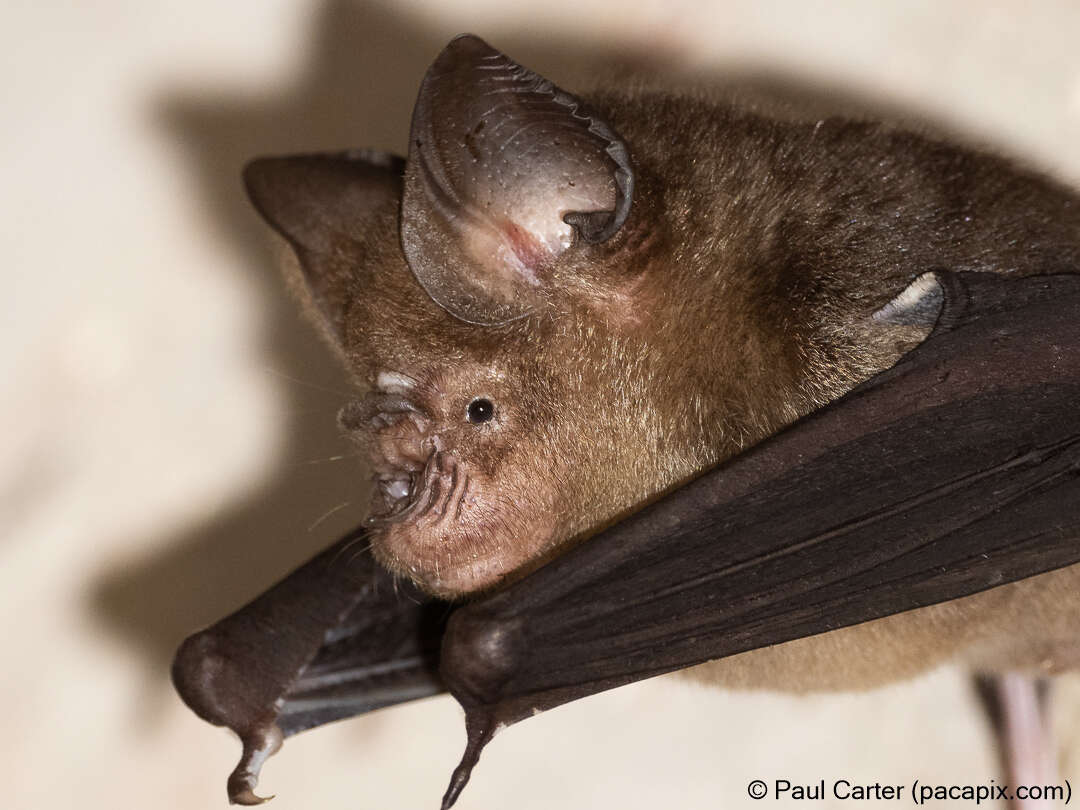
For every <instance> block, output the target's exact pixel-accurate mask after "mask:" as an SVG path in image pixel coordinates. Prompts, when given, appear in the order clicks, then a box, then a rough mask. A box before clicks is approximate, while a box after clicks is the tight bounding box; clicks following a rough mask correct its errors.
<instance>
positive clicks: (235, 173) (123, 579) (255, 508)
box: [90, 0, 621, 687]
mask: <svg viewBox="0 0 1080 810" xmlns="http://www.w3.org/2000/svg"><path fill="white" fill-rule="evenodd" d="M456 33H460V32H459V31H445V32H440V31H434V30H431V29H430V28H425V27H424V26H422V25H420V24H417V23H415V22H412V21H410V20H408V19H406V18H404V17H401V16H399V15H398V13H397V12H395V11H392V10H390V9H389V8H386V7H383V6H381V5H378V4H363V3H352V2H345V1H344V0H331V2H328V3H327V4H326V5H325V7H324V8H323V10H322V12H321V14H320V16H319V20H318V24H317V25H316V27H315V30H314V32H313V40H312V42H311V45H310V51H309V53H310V55H309V57H308V59H309V61H308V66H307V67H306V68H305V69H304V71H303V72H302V74H301V75H299V76H298V77H296V79H295V82H294V83H293V85H292V86H291V87H290V88H289V89H287V90H285V91H283V92H281V93H280V94H279V95H268V96H264V97H256V98H252V97H250V96H249V97H244V98H229V97H213V96H209V95H208V96H200V97H198V98H196V99H193V98H192V97H190V96H185V97H179V98H177V97H166V98H163V99H162V100H161V103H160V105H159V107H158V109H157V111H156V112H157V113H158V117H159V124H160V125H161V127H162V129H163V130H164V132H165V137H166V138H168V139H169V140H171V141H173V142H176V143H179V144H181V146H182V147H183V149H184V150H185V152H186V156H187V159H188V161H189V165H190V170H191V172H192V173H193V174H194V176H195V178H196V180H197V186H196V187H197V188H198V189H199V192H200V194H201V196H202V202H203V204H202V206H201V207H202V209H203V210H204V211H205V212H206V216H207V222H206V227H207V228H209V229H213V230H220V232H221V234H222V235H223V236H224V237H225V238H226V239H227V240H230V241H231V242H232V244H234V245H235V247H236V248H237V249H238V253H239V256H240V258H241V261H242V262H243V266H244V267H246V268H247V270H248V272H249V273H250V274H251V277H252V279H253V281H254V284H253V288H254V289H256V290H257V291H258V295H259V298H260V301H262V302H263V303H264V306H265V307H266V308H267V318H266V322H267V323H268V324H270V328H269V329H268V331H267V334H266V335H265V336H264V340H265V346H264V349H263V362H264V364H265V365H266V366H267V367H269V368H270V369H273V370H274V371H276V372H277V373H279V374H280V375H281V376H282V378H283V380H282V386H283V388H284V389H285V390H284V391H283V394H282V395H283V396H284V397H286V398H287V401H286V402H285V405H284V408H283V410H285V411H286V412H287V413H288V414H289V415H290V416H289V425H288V427H287V430H288V437H287V441H286V446H285V449H284V452H283V453H282V456H281V458H280V461H279V463H278V465H277V468H276V469H275V470H273V471H271V473H270V475H269V476H268V480H267V481H266V482H265V484H263V485H262V486H261V487H260V488H258V490H257V491H255V492H254V493H253V494H251V495H250V496H248V497H247V498H246V499H244V500H243V501H240V502H238V503H236V504H235V505H234V506H233V507H232V508H231V509H230V510H229V511H227V512H225V513H223V514H222V515H221V516H220V517H217V518H215V519H214V520H212V521H211V522H209V523H207V524H204V525H200V526H197V527H195V528H194V529H192V530H190V531H187V532H185V533H184V534H182V535H181V536H178V537H176V538H175V540H174V541H173V542H171V543H169V544H168V545H167V548H166V549H165V550H164V551H163V552H161V553H159V554H157V555H156V556H154V557H153V558H151V559H149V560H146V559H141V560H139V561H137V562H134V563H130V564H128V565H125V566H123V567H118V568H116V569H114V570H112V571H110V572H107V573H106V574H105V575H104V576H103V577H102V578H101V579H100V580H99V581H98V582H96V583H95V585H94V587H93V588H92V591H91V594H90V601H91V609H92V611H93V612H94V613H95V615H97V616H99V617H101V618H103V619H104V620H105V623H106V624H107V626H108V627H109V628H111V629H112V630H113V631H115V632H116V633H118V634H119V635H121V637H123V638H124V639H126V640H127V641H129V642H130V643H132V644H133V645H134V646H135V647H136V648H137V649H138V650H139V651H140V652H141V653H142V654H144V655H145V657H146V659H147V664H148V665H149V667H150V668H151V672H150V677H151V678H152V679H154V681H155V682H160V683H161V685H162V686H163V687H164V686H165V685H166V684H167V683H168V681H167V676H166V672H167V669H168V666H169V663H170V661H171V659H172V655H173V652H174V651H175V649H176V647H177V645H178V644H179V642H180V641H181V640H182V639H183V638H184V637H185V636H186V635H188V634H189V633H190V632H192V631H193V630H194V629H196V628H199V627H201V626H204V625H206V624H209V623H211V622H213V621H215V620H217V619H218V618H221V617H222V616H223V615H225V614H226V613H228V612H229V611H231V610H233V609H235V608H237V607H239V606H240V605H241V604H243V603H245V602H246V601H248V600H249V599H250V598H251V597H253V596H254V595H256V594H257V593H259V592H260V591H262V590H264V589H265V588H266V587H267V586H269V585H270V584H272V583H273V582H274V581H276V580H278V579H280V578H281V577H282V576H283V575H284V574H285V573H287V572H288V571H289V570H291V569H292V568H293V567H295V566H296V565H297V564H299V563H300V562H302V561H303V560H306V559H307V558H309V557H311V556H313V555H314V554H315V553H316V552H317V551H319V550H321V548H323V547H325V546H327V545H329V544H330V543H331V542H333V541H334V540H336V539H337V538H338V537H340V536H342V535H344V534H345V533H347V532H348V531H349V530H350V529H352V528H355V526H356V525H357V524H358V523H359V522H360V520H361V519H362V518H363V510H364V507H365V506H366V481H365V479H366V474H365V471H364V469H363V466H362V463H361V462H360V460H359V459H357V458H355V457H354V455H353V454H352V448H351V446H350V445H349V444H348V442H347V441H345V440H344V439H343V438H342V437H341V436H340V435H339V432H338V429H337V422H336V414H337V411H338V409H339V408H340V407H341V406H342V405H343V404H344V402H345V401H346V400H347V399H348V398H349V396H350V394H349V388H350V384H349V382H348V381H347V379H346V375H345V372H344V370H343V368H342V367H341V366H340V364H339V362H338V361H337V359H336V358H335V357H334V356H333V354H332V353H331V352H330V350H329V349H328V348H327V347H326V346H325V345H324V344H323V343H322V342H321V339H320V338H319V337H318V335H317V334H316V332H315V330H314V329H313V328H312V327H311V326H310V325H309V324H307V323H306V322H305V321H304V320H303V319H302V318H301V317H300V308H299V307H298V306H297V304H296V302H295V301H293V300H292V299H291V298H290V296H289V295H288V294H287V291H286V289H285V285H284V284H283V283H282V280H281V278H280V274H279V273H278V272H277V268H276V267H275V264H276V262H275V260H274V258H273V256H272V252H273V251H272V250H271V249H270V240H269V237H268V233H269V231H268V229H267V228H266V226H265V225H263V223H262V222H261V221H260V220H259V219H258V217H257V215H256V214H255V213H254V211H253V209H252V208H251V206H250V205H249V204H248V202H247V199H246V198H245V196H244V193H243V190H242V187H241V182H240V171H241V169H242V167H243V165H244V164H245V163H246V162H247V161H248V160H250V159H251V158H253V157H255V156H257V155H267V154H283V153H290V152H314V151H319V150H339V149H343V148H349V147H356V146H370V147H375V148H382V149H389V150H391V151H396V152H399V153H400V152H403V151H404V149H405V146H406V143H407V140H408V128H409V119H410V116H411V113H412V105H413V101H414V100H415V96H416V91H417V88H418V86H419V84H420V80H421V78H422V76H423V74H424V71H425V70H426V69H427V67H428V65H429V64H430V63H431V61H432V60H433V59H434V58H435V56H436V55H437V54H438V52H439V51H440V50H441V48H442V47H443V46H444V45H445V44H446V42H447V41H448V40H449V39H450V37H451V36H453V35H454V34H456ZM481 33H482V32H481ZM507 40H511V41H507ZM512 40H513V38H508V37H507V38H504V37H500V38H499V44H500V45H501V46H502V47H503V48H505V49H506V50H507V51H510V52H513V53H514V54H515V55H516V56H518V58H520V59H521V60H522V61H524V62H526V63H527V64H530V65H534V66H536V67H537V68H538V69H540V70H542V71H545V72H547V73H549V74H550V75H551V76H552V77H554V78H556V80H557V81H560V80H565V81H568V82H569V81H573V79H572V77H573V76H575V75H577V76H582V75H584V76H587V75H591V73H593V72H595V71H593V70H590V68H599V67H600V66H604V67H605V68H606V69H610V65H611V64H612V62H613V61H615V62H617V61H619V60H620V59H621V57H620V56H619V55H618V54H614V53H613V52H612V51H610V50H608V51H602V50H599V49H597V48H596V47H588V46H585V45H581V44H577V45H575V44H568V43H565V42H560V43H559V44H558V45H550V46H549V45H547V44H544V43H540V42H521V41H512ZM290 380H292V381H295V382H291V381H290ZM343 455H344V456H345V458H343V459H336V458H335V457H340V456H343ZM339 505H341V506H339ZM335 507H338V508H336V509H335ZM328 510H332V514H329V515H327V514H326V513H327V512H328ZM320 516H324V517H323V518H322V519H320ZM316 521H318V525H317V526H316V527H314V528H312V529H311V530H310V531H309V527H310V526H311V524H312V523H314V522H316Z"/></svg>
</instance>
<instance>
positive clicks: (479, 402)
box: [466, 397, 495, 425]
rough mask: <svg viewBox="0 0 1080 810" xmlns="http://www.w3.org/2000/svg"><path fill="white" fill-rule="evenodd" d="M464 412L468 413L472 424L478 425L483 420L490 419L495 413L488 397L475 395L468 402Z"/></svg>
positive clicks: (487, 420)
mask: <svg viewBox="0 0 1080 810" xmlns="http://www.w3.org/2000/svg"><path fill="white" fill-rule="evenodd" d="M466 414H467V415H468V417H469V421H470V422H472V423H473V424H474V425H480V424H483V423H484V422H489V421H491V417H493V416H494V415H495V406H494V405H492V404H491V400H490V399H484V398H483V397H477V398H476V399H474V400H473V401H472V402H470V403H469V408H468V410H467V411H466Z"/></svg>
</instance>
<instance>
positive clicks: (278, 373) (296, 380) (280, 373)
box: [262, 365, 355, 399]
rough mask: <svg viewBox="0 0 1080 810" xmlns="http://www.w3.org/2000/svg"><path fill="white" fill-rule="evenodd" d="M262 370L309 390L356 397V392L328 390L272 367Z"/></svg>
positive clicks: (347, 397) (264, 367)
mask: <svg viewBox="0 0 1080 810" xmlns="http://www.w3.org/2000/svg"><path fill="white" fill-rule="evenodd" d="M262 369H263V371H268V372H270V373H271V374H274V375H275V376H278V377H281V378H282V379H283V380H288V381H289V382H293V383H296V384H297V385H303V386H306V387H307V388H313V389H315V390H316V391H323V392H324V393H327V394H337V395H338V396H341V397H345V398H346V399H349V398H351V397H353V396H355V393H354V392H349V391H342V390H340V389H336V388H327V387H326V386H322V385H317V384H316V383H313V382H308V381H307V380H301V379H299V378H297V377H293V376H291V375H289V374H286V373H285V372H284V371H279V370H278V369H276V368H273V367H272V366H266V365H264V366H262Z"/></svg>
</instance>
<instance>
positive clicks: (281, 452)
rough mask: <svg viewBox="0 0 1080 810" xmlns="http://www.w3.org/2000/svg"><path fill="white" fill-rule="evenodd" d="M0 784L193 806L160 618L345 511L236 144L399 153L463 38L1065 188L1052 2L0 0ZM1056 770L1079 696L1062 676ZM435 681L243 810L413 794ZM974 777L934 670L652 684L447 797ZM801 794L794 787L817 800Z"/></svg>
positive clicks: (219, 790)
mask: <svg viewBox="0 0 1080 810" xmlns="http://www.w3.org/2000/svg"><path fill="white" fill-rule="evenodd" d="M0 19H2V20H3V25H2V26H0V43H2V48H0V53H2V54H3V57H2V59H3V62H4V65H5V68H6V69H5V70H4V78H3V79H2V80H0V99H2V104H0V120H2V125H0V160H2V166H3V174H2V177H3V193H2V194H0V206H2V208H3V214H4V217H3V221H4V222H5V227H4V228H3V229H2V235H0V239H2V240H3V255H4V256H6V257H7V258H6V260H5V267H6V269H5V270H4V271H3V272H4V273H5V274H6V275H7V278H8V282H7V283H8V284H9V285H10V286H9V292H11V293H12V294H11V295H9V296H8V298H7V299H6V300H5V301H4V302H3V304H0V307H2V317H0V336H2V340H0V367H2V369H3V375H4V378H5V380H6V384H5V385H4V387H3V389H2V391H0V418H2V420H3V422H2V424H3V433H2V435H0V443H2V444H0V446H2V451H0V627H2V631H0V640H2V643H3V645H4V647H3V652H2V653H0V695H2V696H3V699H4V700H5V704H6V705H5V706H4V707H3V709H2V712H0V716H3V718H4V719H3V721H2V725H3V726H4V728H6V729H7V733H5V734H4V735H3V737H2V738H0V805H2V806H4V807H14V808H36V809H38V810H40V809H41V808H52V807H69V806H72V805H74V804H78V805H79V806H81V807H84V808H96V807H102V808H105V807H108V808H118V807H120V808H125V807H134V806H147V807H155V808H159V809H160V810H167V809H168V808H215V807H224V806H225V790H224V786H225V776H226V775H227V773H228V772H229V770H231V768H232V767H233V765H234V763H235V760H236V757H237V756H238V753H239V746H238V744H237V743H236V741H235V740H233V739H231V738H230V736H229V734H228V732H225V731H222V730H220V729H215V728H213V727H210V726H208V725H206V724H204V723H202V722H201V721H199V720H197V719H196V718H195V717H194V715H192V714H191V713H190V712H188V711H187V709H185V708H184V707H183V706H182V705H181V704H180V702H179V700H178V699H177V698H176V697H175V695H174V694H173V692H172V690H171V687H170V685H169V681H168V664H169V660H170V657H171V654H172V651H173V649H174V648H175V646H176V644H177V643H178V642H179V640H180V639H181V638H182V637H183V636H184V635H186V634H187V633H188V632H190V631H191V630H193V629H195V628H197V627H199V626H200V625H203V624H206V623H209V622H211V621H213V620H214V619H216V618H218V617H220V616H221V615H222V614H224V613H225V612H227V611H229V610H231V609H233V608H235V607H237V606H238V605H240V604H242V603H243V602H244V601H246V600H247V599H249V598H250V597H251V596H253V595H254V594H256V593H257V592H259V591H260V590H262V589H263V588H265V587H266V586H267V585H269V584H270V583H272V582H273V581H274V580H276V579H277V578H279V577H280V576H281V575H282V574H284V573H285V572H286V571H288V570H289V568H291V567H292V566H293V565H295V564H296V563H298V562H300V561H301V560H303V559H305V558H307V557H309V556H311V555H312V554H313V553H314V552H315V551H317V550H318V549H320V548H322V547H323V546H325V545H327V544H329V543H330V542H331V541H333V540H335V539H336V538H337V537H338V536H340V535H341V534H342V533H344V531H345V530H347V529H348V528H351V527H352V526H353V525H355V524H356V523H357V521H358V520H359V519H360V517H361V516H362V511H361V509H362V504H363V500H364V499H363V496H362V478H363V471H362V469H361V468H360V465H359V462H358V461H357V460H356V459H354V458H353V457H352V456H351V455H350V454H349V448H348V446H346V445H345V444H344V443H343V442H341V441H339V439H338V436H337V431H336V427H335V419H334V417H335V414H336V411H337V409H338V407H339V406H340V405H341V404H342V403H343V402H344V400H345V399H346V398H347V397H348V388H347V384H346V383H345V381H344V378H343V375H342V372H341V370H340V369H339V368H338V367H337V366H336V365H335V362H334V360H333V359H332V358H331V357H330V355H329V354H328V352H327V351H326V350H325V349H324V348H323V347H322V346H321V344H320V343H319V341H318V340H317V339H316V337H315V335H314V333H313V331H312V330H311V329H309V327H308V326H306V325H305V324H304V323H303V322H302V321H301V319H300V318H299V317H298V316H297V314H296V307H295V306H294V305H293V302H291V301H290V300H289V299H288V296H287V295H286V294H285V293H284V291H283V289H282V285H281V283H280V281H279V277H278V274H277V271H276V269H275V268H274V267H273V266H272V263H271V261H270V256H269V251H268V250H267V248H266V245H267V242H266V239H265V230H264V229H263V227H262V226H261V224H260V223H259V222H257V220H256V217H255V215H254V214H253V212H252V211H251V210H250V209H249V208H248V206H247V205H246V203H245V201H244V198H243V195H242V192H241V189H240V184H239V170H240V167H241V166H242V164H243V163H244V162H245V160H247V159H248V158H250V157H252V156H254V155H257V154H262V153H275V152H287V151H312V150H317V149H327V148H330V149H332V148H342V147H350V146H373V147H379V148H384V149H392V150H396V151H403V150H404V148H405V143H406V137H407V131H408V122H409V115H410V111H411V107H412V102H413V98H414V95H415V92H416V88H417V85H418V83H419V80H420V78H421V76H422V74H423V72H424V70H425V68H426V66H427V65H428V63H429V62H430V61H431V60H432V59H433V58H434V56H435V55H436V53H437V52H438V51H439V49H440V48H441V47H442V46H443V45H444V44H445V42H446V41H447V40H448V39H449V38H450V37H451V36H452V35H454V34H456V33H460V32H462V31H472V32H474V33H477V34H480V35H481V36H483V37H485V38H486V39H488V40H489V41H490V42H491V43H492V44H494V45H495V46H496V47H499V48H501V49H502V50H504V51H507V52H508V53H510V54H511V55H512V56H514V57H515V58H516V59H518V60H519V61H522V62H524V63H525V64H528V65H529V66H531V67H534V68H537V69H539V70H540V71H542V72H545V73H547V74H548V75H550V76H551V77H552V78H554V79H555V80H556V81H560V82H562V83H564V84H566V85H567V86H568V87H570V88H571V89H572V88H573V86H574V77H575V76H579V77H580V76H582V75H585V74H588V73H589V72H591V71H592V70H593V69H595V68H596V67H597V66H599V65H603V64H606V63H609V62H625V63H626V64H631V65H636V66H638V67H641V66H643V65H644V66H648V67H649V68H650V69H676V68H678V69H693V70H705V71H708V72H711V73H713V74H715V75H717V76H724V77H728V78H729V79H735V80H737V81H740V82H742V81H745V82H748V83H758V84H763V85H769V86H782V87H784V88H800V87H806V88H809V89H813V90H815V91H816V92H825V93H826V94H830V93H832V92H833V91H837V92H839V93H840V94H841V95H845V96H848V95H850V96H853V97H857V98H861V99H863V100H866V101H869V102H870V103H872V104H875V105H879V106H882V107H888V108H890V109H893V108H896V109H905V110H910V111H912V112H913V113H917V114H919V115H923V116H928V117H930V118H933V119H936V120H939V121H941V122H943V123H944V124H946V125H947V126H949V127H951V128H953V129H956V130H959V131H962V132H965V133H968V134H969V135H970V136H972V137H974V138H976V139H978V140H981V141H984V142H988V143H991V144H994V145H996V146H998V147H1000V148H1002V149H1004V150H1006V151H1009V152H1012V153H1014V154H1017V155H1020V156H1022V157H1024V158H1025V159H1027V160H1029V161H1031V162H1033V163H1034V164H1036V165H1038V166H1041V167H1043V168H1044V169H1046V170H1048V171H1050V172H1053V173H1055V174H1057V175H1058V176H1060V177H1063V178H1066V179H1072V180H1073V181H1080V147H1078V146H1077V144H1080V47H1078V44H1077V43H1078V36H1080V5H1078V4H1076V3H1075V2H1072V0H1057V2H1054V1H1052V0H1043V1H1042V2H1038V1H1033V0H1025V1H1024V2H1020V1H1019V0H1012V1H1011V2H1005V1H1003V2H988V1H987V0H934V2H929V1H928V0H909V1H908V2H901V0H881V1H880V2H876V3H865V2H859V0H848V1H847V2H839V1H838V2H832V3H817V2H809V1H808V0H794V1H793V2H786V1H784V0H731V1H730V2H691V0H663V2H660V0H655V1H653V0H640V1H639V2H627V1H626V0H592V2H589V3H582V2H580V0H545V2H543V3H535V4H525V3H523V4H511V3H506V2H496V0H404V1H403V2H397V3H393V4H391V3H389V2H368V1H366V0H357V1H356V2H348V1H347V0H315V1H314V2H285V0H234V1H233V2H228V3H220V2H213V3H212V2H209V0H187V1H186V2H183V3H180V2H160V3H136V2H130V1H127V2H124V1H122V0H95V2H93V3H64V2H57V0H53V2H38V3H29V2H12V3H7V4H5V7H4V10H3V12H2V13H0ZM1055 697H1056V698H1057V700H1056V703H1055V709H1054V712H1055V723H1056V726H1057V737H1058V742H1059V746H1060V750H1061V763H1062V768H1063V771H1064V775H1067V776H1070V777H1075V775H1076V774H1077V773H1080V737H1078V735H1077V732H1076V731H1075V730H1074V729H1075V728H1080V726H1078V725H1077V723H1075V722H1074V721H1075V720H1080V683H1078V682H1077V681H1076V680H1074V679H1069V678H1065V679H1062V680H1061V681H1060V682H1059V684H1058V686H1057V690H1056V695H1055ZM463 744H464V732H463V727H462V723H461V716H460V713H459V710H458V708H457V705H456V704H455V703H454V702H453V701H452V700H450V699H449V698H439V699H432V700H428V701H424V702H421V703H418V704H414V705H410V706H405V707H401V708H397V709H392V710H386V711H382V712H379V713H376V714H374V715H371V716H368V717H365V718H361V719H358V720H354V721H350V722H347V723H344V724H338V725H336V726H332V727H329V728H325V729H321V730H318V731H315V732H312V733H309V734H305V735H301V736H299V737H296V738H294V739H292V740H290V741H289V742H288V743H287V744H286V746H285V748H284V749H283V752H282V753H281V754H280V755H278V756H277V757H275V758H274V759H273V760H271V761H270V763H269V765H268V766H267V768H266V770H265V772H264V775H263V781H262V788H263V792H264V793H268V794H270V793H276V794H278V798H277V799H275V800H274V804H273V807H275V808H276V810H289V809H290V808H320V810H324V809H325V810H331V809H332V808H350V809H351V810H356V808H365V807H378V808H380V810H394V808H435V807H437V806H438V801H439V798H440V796H441V794H442V791H443V788H444V787H445V784H446V781H447V779H448V777H449V774H450V771H451V769H452V767H453V766H454V765H455V764H456V762H457V759H458V757H459V755H460V753H461V750H462V747H463ZM779 777H784V778H789V779H791V780H792V781H799V780H802V781H805V782H816V781H817V780H818V779H821V778H824V779H826V780H827V781H831V780H834V779H838V778H842V777H843V778H849V779H852V780H853V781H856V780H858V781H866V782H875V781H882V782H891V783H900V784H910V783H911V781H912V780H913V779H915V778H919V779H920V780H922V781H923V782H926V783H935V782H949V783H965V782H966V783H973V784H985V783H988V782H989V781H990V779H992V778H994V779H997V780H998V781H1000V780H1001V778H1002V777H1001V776H1000V775H999V773H998V769H997V765H996V761H995V759H994V752H993V750H992V748H991V744H990V738H989V735H988V730H987V727H986V724H985V721H984V720H983V718H982V715H981V714H980V713H979V711H978V707H977V705H976V702H975V698H974V696H973V694H972V692H971V690H970V688H969V686H968V681H967V679H966V677H965V676H964V674H963V673H960V672H956V671H952V670H943V671H938V672H935V673H932V674H930V675H929V676H927V677H924V678H922V679H920V680H917V681H914V682H910V683H905V684H901V685H897V686H895V687H891V688H888V689H885V690H881V691H878V692H873V693H869V694H863V695H857V696H847V695H844V696H816V697H808V698H794V697H790V696H776V695H766V694H745V693H742V694H736V693H722V692H707V691H703V690H701V689H699V688H697V687H694V686H692V685H687V684H684V683H681V682H672V681H671V680H667V681H661V682H650V683H646V684H642V685H638V686H636V687H631V688H626V689H622V690H617V691H615V692H612V693H608V694H605V695H601V696H598V697H596V698H593V699H590V700H587V701H583V702H580V703H577V704H573V705H570V706H567V707H565V708H562V709H559V710H558V711H555V712H551V713H549V714H546V715H544V716H542V717H539V718H537V719H535V720H532V721H530V722H529V723H525V724H522V725H520V726H517V727H515V728H514V729H511V730H510V731H508V732H506V733H505V734H503V735H501V736H500V737H499V739H498V740H497V741H496V742H495V743H494V744H493V745H491V746H490V747H489V748H488V749H487V751H486V752H485V755H484V760H483V762H482V763H481V765H480V767H479V768H478V769H477V771H476V773H475V774H474V777H473V781H472V784H471V785H470V786H469V789H468V790H467V791H466V792H465V794H464V796H463V798H462V800H461V802H460V805H459V806H460V807H461V808H463V810H470V808H473V809H475V808H496V807H499V808H502V807H507V806H513V807H519V808H523V809H525V808H539V807H551V806H571V807H573V806H580V807H593V808H608V807H611V808H615V807H618V808H646V807H650V808H651V807H655V806H671V807H678V808H688V809H691V808H693V809H696V808H714V807H727V806H741V805H742V804H744V803H749V800H747V799H746V798H745V797H746V792H745V791H746V785H747V783H748V782H749V781H750V780H751V779H755V778H762V779H765V780H767V781H769V780H772V779H775V778H779ZM828 804H829V803H828V802H825V803H824V806H828Z"/></svg>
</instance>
